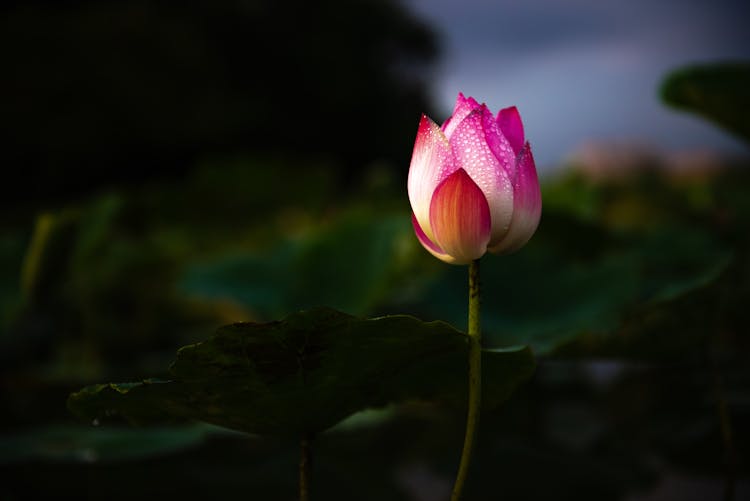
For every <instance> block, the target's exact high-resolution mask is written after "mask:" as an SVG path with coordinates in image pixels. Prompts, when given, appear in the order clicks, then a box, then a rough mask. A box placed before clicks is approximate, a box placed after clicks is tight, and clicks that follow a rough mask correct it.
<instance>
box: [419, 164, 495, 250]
mask: <svg viewBox="0 0 750 501" xmlns="http://www.w3.org/2000/svg"><path fill="white" fill-rule="evenodd" d="M430 225H431V226H432V231H433V232H434V234H435V241H436V242H437V243H438V245H439V246H440V248H442V249H443V250H444V251H445V253H447V254H449V255H450V256H451V257H452V258H453V259H454V263H455V264H467V263H470V262H471V261H473V260H474V259H478V258H480V257H482V256H483V255H484V253H485V252H487V244H488V243H489V241H490V230H491V227H492V224H491V220H490V207H489V205H488V204H487V199H486V198H485V196H484V193H482V190H481V189H480V188H479V186H477V185H476V183H475V182H474V181H473V180H472V179H471V177H469V174H467V173H466V171H465V170H463V169H458V170H457V171H456V172H454V173H453V174H451V175H450V176H448V177H447V178H445V180H443V182H442V183H440V185H439V186H438V187H437V189H436V190H435V194H434V195H433V197H432V203H431V204H430ZM428 250H429V249H428Z"/></svg>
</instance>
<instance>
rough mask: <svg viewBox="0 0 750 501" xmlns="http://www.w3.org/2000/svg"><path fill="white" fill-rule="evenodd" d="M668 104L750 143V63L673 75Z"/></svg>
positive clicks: (666, 89)
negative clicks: (714, 124)
mask: <svg viewBox="0 0 750 501" xmlns="http://www.w3.org/2000/svg"><path fill="white" fill-rule="evenodd" d="M661 96H662V99H663V100H664V102H666V103H667V104H669V105H670V106H674V107H675V108H680V109H684V110H687V111H691V112H693V113H698V114H699V115H702V116H703V117H705V118H707V119H709V120H711V121H712V122H714V123H716V124H718V125H720V126H721V127H723V128H724V129H726V130H728V131H729V132H731V133H733V134H735V135H737V136H739V137H740V138H742V139H744V140H745V141H750V62H746V61H744V62H731V63H723V64H715V63H714V64H705V65H699V66H689V67H686V68H682V69H679V70H677V71H674V72H673V73H672V74H670V75H669V76H668V77H667V78H666V80H665V81H664V83H663V84H662V87H661Z"/></svg>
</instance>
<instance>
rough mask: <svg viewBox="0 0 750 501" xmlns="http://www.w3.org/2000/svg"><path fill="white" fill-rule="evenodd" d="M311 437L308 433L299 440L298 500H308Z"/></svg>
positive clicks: (310, 471)
mask: <svg viewBox="0 0 750 501" xmlns="http://www.w3.org/2000/svg"><path fill="white" fill-rule="evenodd" d="M311 442H312V438H311V437H310V436H309V435H305V436H303V437H302V440H301V441H300V457H299V501H310V475H311V473H312V448H311Z"/></svg>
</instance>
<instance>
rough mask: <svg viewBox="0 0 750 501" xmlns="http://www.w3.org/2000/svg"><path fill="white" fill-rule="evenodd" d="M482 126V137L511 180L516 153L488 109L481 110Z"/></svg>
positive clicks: (514, 174) (513, 176)
mask: <svg viewBox="0 0 750 501" xmlns="http://www.w3.org/2000/svg"><path fill="white" fill-rule="evenodd" d="M482 127H483V128H484V138H485V140H486V141H487V145H488V146H489V147H490V150H491V151H492V153H493V154H494V155H495V157H496V158H497V160H498V161H499V162H500V165H502V166H503V167H504V168H505V172H507V173H508V178H509V179H510V180H511V181H513V180H514V179H515V178H516V157H517V156H518V153H516V152H514V151H513V147H512V146H511V144H510V142H509V141H508V139H507V138H506V137H505V135H504V134H503V132H502V131H501V130H500V126H499V125H498V123H497V120H495V117H493V116H492V113H490V112H489V110H486V111H483V112H482Z"/></svg>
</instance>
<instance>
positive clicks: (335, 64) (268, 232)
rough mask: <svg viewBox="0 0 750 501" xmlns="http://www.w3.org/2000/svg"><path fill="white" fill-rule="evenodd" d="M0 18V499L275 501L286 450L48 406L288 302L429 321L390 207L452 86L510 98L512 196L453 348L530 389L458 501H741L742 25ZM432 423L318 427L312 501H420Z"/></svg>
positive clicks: (452, 429) (94, 11) (728, 6)
mask: <svg viewBox="0 0 750 501" xmlns="http://www.w3.org/2000/svg"><path fill="white" fill-rule="evenodd" d="M0 10H1V11H2V14H3V15H2V21H0V22H2V30H0V38H1V39H2V43H0V54H2V61H3V66H4V71H3V75H4V76H3V78H2V79H1V80H0V89H1V90H2V92H0V103H1V105H2V110H3V113H2V117H3V119H2V121H0V123H1V124H2V128H3V130H2V132H3V135H4V136H5V137H6V140H5V141H4V144H6V146H5V147H4V148H3V151H2V157H0V158H1V159H2V163H3V166H4V168H3V178H2V182H0V206H1V208H2V210H1V211H0V405H1V406H2V409H3V412H2V414H1V415H0V422H1V423H2V430H1V431H0V472H2V477H3V478H4V481H3V483H2V485H0V498H2V499H39V498H67V497H83V498H88V497H92V498H98V497H107V498H110V499H126V498H132V497H134V496H143V495H144V494H146V493H148V495H150V496H153V497H156V496H160V495H167V496H174V497H177V496H180V497H183V498H199V497H200V498H203V497H206V496H214V495H215V496H229V497H237V496H243V497H248V496H249V497H251V498H253V499H294V498H295V492H296V461H297V450H296V444H291V443H286V442H284V441H281V440H272V439H268V438H263V437H246V436H240V435H237V434H233V433H228V432H225V431H222V430H219V429H217V428H214V427H208V426H205V425H191V426H181V427H174V428H163V427H162V428H127V427H115V426H101V427H92V426H90V423H84V422H81V421H80V420H78V419H76V418H75V417H74V416H72V415H70V414H69V412H68V411H67V410H66V407H65V400H66V398H67V395H68V394H69V393H70V392H71V391H75V390H77V389H79V388H80V387H82V386H84V385H88V384H92V383H98V382H105V381H135V380H140V379H142V378H145V377H150V376H163V375H164V374H165V373H166V370H167V367H168V365H169V363H170V362H171V361H172V360H173V359H174V354H175V351H176V350H177V348H179V347H180V346H182V345H185V344H188V343H191V342H196V341H199V340H201V339H205V338H206V337H207V336H209V335H210V334H211V333H212V332H213V331H214V330H215V329H216V328H217V327H218V326H220V325H223V324H226V323H230V322H235V321H265V320H273V319H277V318H280V317H283V316H285V315H287V314H289V313H291V312H293V311H296V310H298V309H301V308H307V307H311V306H316V305H326V306H331V307H334V308H338V309H341V310H343V311H345V312H347V313H350V314H354V315H359V316H372V315H379V314H387V313H409V314H413V315H415V316H418V317H420V318H422V319H424V320H433V319H443V320H446V321H448V322H450V323H452V324H453V325H455V326H457V327H459V328H463V326H464V323H465V318H466V305H465V292H466V284H465V281H466V277H465V271H466V270H465V269H464V268H462V267H451V266H447V265H444V264H443V263H441V262H439V261H437V260H435V259H434V258H432V257H431V256H429V255H428V254H427V253H426V252H425V251H424V250H423V249H422V248H421V247H420V246H419V244H418V243H417V241H416V239H415V238H414V236H413V232H412V229H411V224H410V220H409V205H408V200H407V195H406V174H407V170H408V165H409V161H410V156H411V149H412V146H413V141H414V137H415V134H416V126H417V123H418V120H419V116H420V113H422V112H426V113H427V114H429V115H430V116H431V117H432V118H433V119H435V120H436V121H438V122H441V121H443V120H444V119H445V118H446V117H447V116H448V115H449V114H450V112H451V109H452V105H453V101H454V100H455V96H456V95H457V93H458V92H459V91H461V92H464V93H465V94H467V95H473V96H474V97H476V98H477V99H478V100H479V101H484V102H486V103H487V104H488V106H490V108H491V109H493V110H497V109H499V108H501V107H505V106H509V105H517V106H518V107H519V110H520V112H521V114H522V116H523V117H524V124H525V127H526V135H527V138H528V139H529V140H530V141H531V144H532V148H533V151H534V153H535V156H536V158H537V163H538V167H539V170H540V174H541V177H542V185H543V186H542V190H543V200H544V212H543V216H542V222H541V225H540V228H539V231H538V232H537V234H536V235H535V237H534V238H533V239H532V241H531V242H530V244H529V245H527V246H526V247H525V248H524V249H523V250H521V251H520V252H519V253H517V254H515V255H512V256H509V257H503V258H499V257H495V256H489V257H487V258H486V259H485V260H484V261H483V270H482V271H483V285H484V290H483V322H484V329H485V332H486V342H487V344H488V345H489V346H508V345H515V344H529V345H531V346H532V347H533V349H534V351H535V353H536V355H537V357H538V363H539V365H538V368H537V372H536V375H535V376H534V378H533V379H532V380H531V381H530V382H528V383H527V384H526V385H525V386H524V387H523V388H522V389H521V390H520V391H519V392H517V393H516V395H514V397H513V398H512V399H511V400H510V401H509V402H508V403H507V404H505V405H504V406H503V407H502V408H501V409H499V410H497V411H493V412H489V413H487V414H486V415H485V416H484V417H483V422H482V429H481V442H480V446H479V450H478V455H477V458H476V460H475V463H474V465H475V469H474V471H473V472H472V478H471V483H470V489H469V492H468V494H467V497H468V498H469V499H476V500H480V499H486V500H494V499H517V500H546V499H573V498H575V499H597V500H601V499H622V500H633V501H635V500H639V501H646V500H648V501H651V500H663V499H682V500H686V499H687V500H690V499H695V500H699V499H700V500H703V499H725V500H731V499H735V500H740V499H750V482H749V481H748V476H749V474H750V472H749V471H748V463H747V461H748V459H747V451H748V450H749V449H748V441H749V440H750V437H748V427H747V424H746V423H748V422H750V420H749V419H748V418H749V417H750V372H749V371H748V369H747V361H748V353H749V349H750V346H749V344H748V332H747V331H748V329H747V325H748V321H749V320H750V317H749V313H748V311H747V305H748V304H750V303H749V301H750V259H748V258H749V255H748V249H749V245H750V238H749V233H748V229H750V197H749V196H748V195H749V194H748V182H750V170H748V169H750V149H748V140H749V139H750V124H749V123H748V117H750V98H749V97H748V89H750V70H748V64H747V61H748V60H750V32H748V30H747V27H746V20H747V19H748V14H749V12H748V10H750V9H749V8H748V7H747V4H746V3H745V2H739V1H737V2H735V1H729V0H720V1H715V2H707V1H701V0H687V1H677V0H674V1H672V0H669V1H664V2H658V3H654V2H646V1H642V0H636V1H633V2H628V3H619V2H592V1H590V0H566V1H564V2H545V1H542V0H534V1H529V2H523V3H522V4H521V3H517V2H505V1H499V2H489V1H484V0H470V1H468V0H467V1H464V2H461V3H460V4H459V3H458V2H448V1H444V0H430V1H427V0H408V1H406V0H405V1H403V2H398V1H395V0H379V1H374V0H373V1H368V0H352V1H348V2H344V1H340V0H325V1H322V2H317V3H315V4H313V3H310V2H301V1H296V0H294V1H291V2H285V3H283V4H282V3H278V2H270V1H263V0H258V1H252V0H251V1H228V0H222V1H215V2H210V3H209V2H188V3H183V4H180V5H173V4H171V3H168V2H163V1H128V2H125V1H112V0H108V1H99V2H85V1H66V2H51V1H41V0H32V1H25V2H13V1H10V2H5V3H4V4H3V6H2V7H0ZM461 376H462V375H457V377H461ZM463 420H464V416H463V413H462V412H461V413H459V412H456V411H454V410H450V409H446V408H443V407H440V406H434V405H430V406H427V405H424V404H414V405H405V406H401V407H397V408H391V409H389V410H388V412H385V413H380V414H376V415H375V416H374V417H373V416H372V415H368V418H367V419H360V420H358V421H357V422H356V423H357V425H356V426H352V425H351V424H349V425H343V426H339V427H337V428H334V429H332V430H331V431H329V432H328V433H326V434H324V435H323V436H321V437H319V439H318V440H317V446H316V447H317V450H316V458H315V497H316V498H320V499H373V500H375V499H378V500H382V499H399V500H440V499H444V498H445V497H446V495H447V492H448V491H449V488H450V484H451V482H452V477H453V474H454V470H455V467H456V462H457V460H458V451H459V450H460V444H461V440H462V433H463V431H462V430H463ZM186 473H187V474H186Z"/></svg>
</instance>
